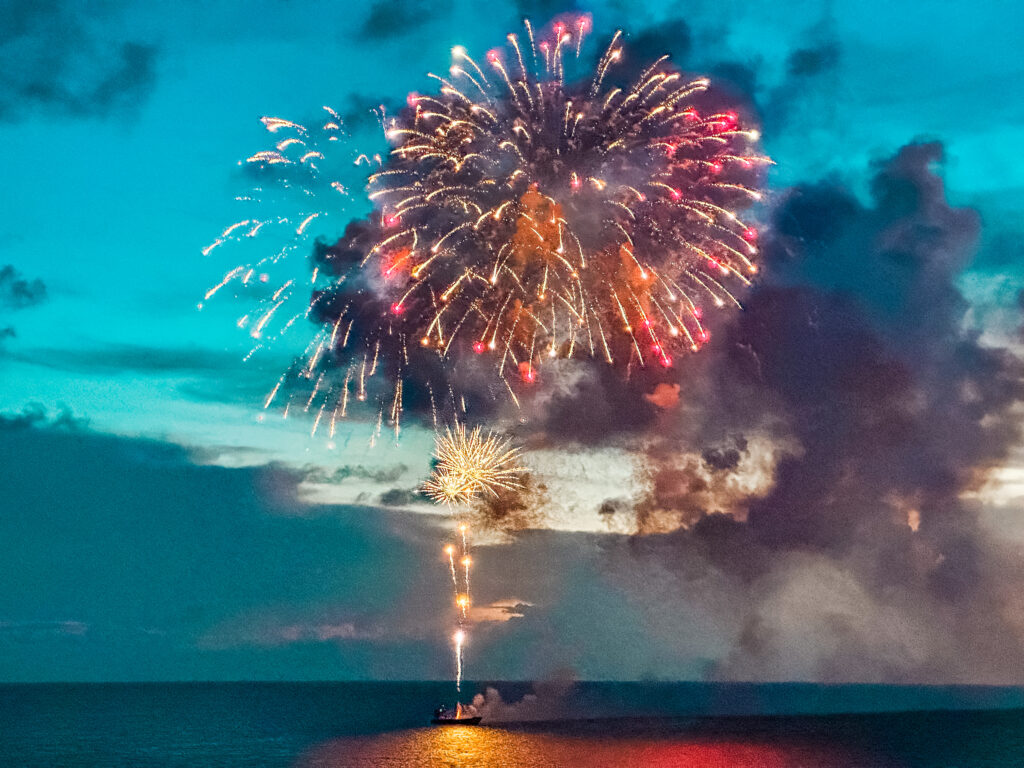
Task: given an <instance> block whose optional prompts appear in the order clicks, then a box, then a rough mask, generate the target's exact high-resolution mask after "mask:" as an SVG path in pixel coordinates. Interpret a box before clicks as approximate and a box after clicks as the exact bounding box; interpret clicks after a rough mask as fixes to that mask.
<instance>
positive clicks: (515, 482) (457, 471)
mask: <svg viewBox="0 0 1024 768" xmlns="http://www.w3.org/2000/svg"><path fill="white" fill-rule="evenodd" d="M434 456H435V458H436V459H437V462H436V464H435V465H434V471H433V473H432V474H431V476H430V479H429V480H427V482H426V483H424V484H423V492H424V493H426V494H427V495H428V496H430V497H431V498H432V499H434V500H435V501H437V502H443V503H445V504H447V505H448V507H449V509H450V510H451V511H452V514H453V516H454V517H455V518H456V530H457V532H458V545H456V544H448V545H447V546H445V548H444V553H445V556H446V557H447V558H448V569H449V572H450V573H451V577H452V588H453V589H454V590H455V608H456V610H457V623H458V628H457V629H456V630H455V634H454V635H453V637H452V639H453V641H454V644H455V687H456V689H457V690H461V689H462V649H463V645H464V644H465V640H466V621H467V619H468V616H469V614H468V611H469V607H470V591H469V568H470V565H472V562H473V560H472V557H471V555H470V546H469V523H468V522H467V521H466V519H465V512H466V511H467V510H468V505H469V503H470V502H472V501H473V500H474V499H476V498H478V497H480V496H487V495H492V496H493V495H496V494H497V492H498V490H501V489H505V490H514V489H517V488H519V487H521V485H520V482H519V479H518V476H519V475H520V474H521V473H522V471H523V470H522V467H520V466H518V464H517V463H516V462H517V459H518V451H517V450H516V449H513V448H510V447H509V442H508V440H505V439H502V438H499V437H497V436H496V435H486V436H485V435H484V434H483V433H482V432H481V430H480V428H476V429H473V430H471V431H468V432H467V431H466V428H465V426H463V425H462V424H457V425H456V426H455V427H454V428H449V429H447V430H446V431H445V433H444V434H443V435H439V436H438V438H437V443H436V446H435V449H434ZM456 552H458V566H459V567H456Z"/></svg>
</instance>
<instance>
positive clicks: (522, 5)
mask: <svg viewBox="0 0 1024 768" xmlns="http://www.w3.org/2000/svg"><path fill="white" fill-rule="evenodd" d="M513 5H514V6H515V9H516V15H517V16H518V17H519V19H529V20H530V22H531V23H532V24H533V25H534V27H535V28H536V27H538V26H540V25H542V24H547V23H548V22H549V21H550V20H551V19H553V18H554V17H555V16H556V15H558V14H560V13H565V12H566V11H573V10H575V9H577V8H578V7H579V4H578V3H577V2H576V0H513Z"/></svg>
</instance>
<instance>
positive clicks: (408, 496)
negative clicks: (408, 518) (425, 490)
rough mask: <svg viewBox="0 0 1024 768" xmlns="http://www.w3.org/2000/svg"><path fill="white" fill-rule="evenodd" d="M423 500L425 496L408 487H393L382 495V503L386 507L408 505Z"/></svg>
mask: <svg viewBox="0 0 1024 768" xmlns="http://www.w3.org/2000/svg"><path fill="white" fill-rule="evenodd" d="M423 501H424V499H423V497H422V496H420V495H419V494H418V493H417V492H416V491H410V490H408V489H407V488H392V489H390V490H387V491H384V493H382V494H381V495H380V503H381V504H382V505H383V506H385V507H407V506H409V505H410V504H417V503H422V502H423Z"/></svg>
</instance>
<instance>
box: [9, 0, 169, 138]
mask: <svg viewBox="0 0 1024 768" xmlns="http://www.w3.org/2000/svg"><path fill="white" fill-rule="evenodd" d="M120 5H121V4H120V3H118V2H113V3H81V2H74V1H73V0H4V2H3V3H2V5H0V10H2V14H0V15H2V17H3V19H4V29H3V31H2V32H0V119H2V120H16V119H20V118H22V117H24V116H26V115H27V114H29V113H30V112H31V111H33V110H42V111H46V112H55V113H58V114H66V115H73V116H80V117H104V116H106V115H109V114H112V113H115V112H118V111H121V110H124V109H129V108H134V107H137V106H138V105H139V104H140V103H141V102H142V100H143V99H144V98H145V97H146V95H148V93H149V91H150V90H151V89H152V86H153V83H154V81H155V78H156V69H155V65H156V48H155V47H154V46H152V45H150V44H148V43H146V42H142V41H137V40H125V39H122V38H120V37H118V36H117V35H116V34H113V33H112V32H111V29H112V28H113V24H112V16H113V15H114V14H115V13H116V11H117V10H118V9H119V7H120Z"/></svg>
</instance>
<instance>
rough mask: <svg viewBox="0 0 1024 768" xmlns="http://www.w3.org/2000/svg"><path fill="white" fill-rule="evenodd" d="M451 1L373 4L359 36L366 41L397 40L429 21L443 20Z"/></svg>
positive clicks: (381, 1)
mask: <svg viewBox="0 0 1024 768" xmlns="http://www.w3.org/2000/svg"><path fill="white" fill-rule="evenodd" d="M450 10H451V0H438V1H437V2H433V3H431V2H426V0H375V1H374V2H373V4H371V5H370V11H369V13H368V14H367V16H366V18H365V19H364V20H363V24H362V26H361V27H360V36H361V37H363V38H367V39H370V40H387V39H389V38H392V37H401V36H402V35H406V34H409V33H410V32H413V31H414V30H417V29H419V28H420V27H422V26H423V24H424V23H425V21H426V20H428V19H429V18H431V17H437V16H442V17H443V16H446V15H448V13H449V12H450Z"/></svg>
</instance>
